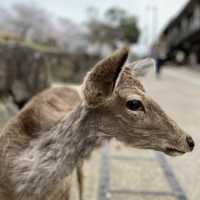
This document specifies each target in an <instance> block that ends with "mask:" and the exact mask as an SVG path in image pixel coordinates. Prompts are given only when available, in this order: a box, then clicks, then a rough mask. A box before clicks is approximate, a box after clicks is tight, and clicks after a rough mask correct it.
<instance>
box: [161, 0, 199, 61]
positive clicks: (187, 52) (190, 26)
mask: <svg viewBox="0 0 200 200" xmlns="http://www.w3.org/2000/svg"><path fill="white" fill-rule="evenodd" d="M162 42H165V43H166V52H167V58H168V60H173V61H177V62H183V63H189V64H197V63H200V1H199V0H191V1H189V3H188V4H187V5H186V6H185V7H184V8H183V10H182V11H181V12H180V13H179V14H178V15H177V16H176V17H175V18H174V19H173V20H171V21H170V22H169V24H168V25H167V26H166V27H165V29H164V30H163V32H162V33H161V36H160V38H159V40H158V43H162Z"/></svg>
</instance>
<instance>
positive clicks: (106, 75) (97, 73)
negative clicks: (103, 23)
mask: <svg viewBox="0 0 200 200" xmlns="http://www.w3.org/2000/svg"><path fill="white" fill-rule="evenodd" d="M128 51H129V50H128V48H127V47H123V48H121V49H119V50H117V51H115V52H114V53H113V54H112V55H111V56H110V57H108V58H105V59H103V60H101V61H100V62H98V63H97V64H96V65H95V66H94V67H93V68H92V70H91V71H90V72H89V73H88V74H87V76H86V78H85V80H84V84H83V90H82V91H83V96H84V99H85V100H86V102H87V104H88V105H92V106H96V105H98V104H101V103H102V102H104V101H105V100H106V98H108V97H109V96H110V95H111V94H112V92H113V89H114V86H115V82H116V80H117V78H118V75H119V73H120V71H121V69H122V67H123V65H124V63H125V61H126V59H127V57H128Z"/></svg>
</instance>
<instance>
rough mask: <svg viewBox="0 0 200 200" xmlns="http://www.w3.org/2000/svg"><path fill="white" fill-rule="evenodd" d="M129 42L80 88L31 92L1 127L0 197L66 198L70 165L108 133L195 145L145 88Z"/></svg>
mask: <svg viewBox="0 0 200 200" xmlns="http://www.w3.org/2000/svg"><path fill="white" fill-rule="evenodd" d="M127 55H128V50H127V48H123V49H121V50H118V51H117V52H115V53H114V54H113V55H112V56H111V57H109V58H106V59H104V60H102V61H100V62H99V63H97V65H96V66H95V67H94V68H93V69H92V70H91V72H89V73H88V75H87V76H86V78H85V81H84V84H83V85H82V96H81V98H80V96H79V95H78V93H77V92H75V91H74V90H72V89H69V88H66V87H58V88H53V89H49V90H47V91H44V92H42V93H41V94H39V95H37V96H36V97H34V98H33V99H32V100H31V101H30V102H29V103H28V104H27V105H26V106H25V108H24V109H23V110H22V111H21V112H19V113H18V114H17V115H16V116H15V117H14V118H13V119H12V120H10V122H8V124H7V125H6V126H5V127H4V129H3V130H2V132H1V135H0V199H1V200H53V199H57V200H64V199H68V198H69V189H70V185H71V174H72V171H73V170H74V169H75V168H76V167H78V166H79V165H80V163H82V161H84V160H85V159H86V158H87V157H88V156H89V155H90V154H91V152H92V151H93V149H94V148H95V147H98V146H99V145H101V144H102V142H103V141H105V140H110V139H112V138H116V139H118V140H119V141H122V142H124V143H126V144H129V145H131V146H133V147H136V148H144V149H145V148H146V149H154V150H159V151H163V152H165V153H167V154H169V155H179V154H183V153H185V152H188V151H191V150H192V149H193V147H194V142H193V140H192V138H191V137H190V136H188V135H186V134H185V133H184V131H182V130H181V129H180V128H179V127H178V125H177V124H176V123H175V122H174V121H172V120H171V119H170V118H169V117H168V116H167V115H166V114H165V113H164V111H162V109H161V108H160V107H159V106H158V105H157V104H156V103H155V102H154V101H153V100H152V99H151V98H150V97H149V96H147V95H146V94H145V90H144V88H143V86H142V84H141V83H140V81H139V80H138V79H137V78H136V74H137V73H136V71H137V68H138V66H139V65H142V66H143V67H146V66H145V65H146V64H147V65H148V63H149V62H147V63H146V62H143V61H141V62H139V64H138V63H134V64H133V65H134V69H135V70H134V73H132V72H131V66H130V65H129V66H124V62H125V61H126V58H127Z"/></svg>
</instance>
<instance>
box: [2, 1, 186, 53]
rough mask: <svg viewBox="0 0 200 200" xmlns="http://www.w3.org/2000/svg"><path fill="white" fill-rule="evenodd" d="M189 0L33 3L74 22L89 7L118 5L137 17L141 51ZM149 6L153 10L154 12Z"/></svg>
mask: <svg viewBox="0 0 200 200" xmlns="http://www.w3.org/2000/svg"><path fill="white" fill-rule="evenodd" d="M26 1H28V0H6V1H4V0H1V2H0V7H9V6H11V5H12V4H14V3H17V2H26ZM188 1H189V0H35V1H34V2H36V3H38V4H39V5H40V6H42V7H44V8H45V9H47V10H48V11H49V12H51V13H52V14H55V15H57V16H64V17H67V18H69V19H71V20H73V21H75V22H78V23H79V22H83V21H86V19H87V13H86V10H87V8H88V7H90V6H95V7H96V8H98V10H99V12H100V13H103V12H104V11H105V10H106V9H107V8H109V7H111V6H119V7H122V8H124V9H126V10H127V11H128V12H129V13H130V14H134V15H135V16H137V17H138V21H139V24H140V28H141V29H142V31H143V34H142V37H141V39H140V44H139V47H138V50H139V51H143V50H142V48H143V46H147V45H149V44H150V43H151V41H152V40H153V38H156V35H158V34H159V33H160V31H161V30H162V29H163V28H164V27H165V26H166V24H167V23H168V22H169V20H170V19H171V18H172V17H173V16H175V15H177V14H178V12H180V10H181V9H182V8H183V6H184V5H185V4H186V3H187V2H188ZM152 7H154V8H155V7H156V9H154V11H153V10H152V9H149V8H152Z"/></svg>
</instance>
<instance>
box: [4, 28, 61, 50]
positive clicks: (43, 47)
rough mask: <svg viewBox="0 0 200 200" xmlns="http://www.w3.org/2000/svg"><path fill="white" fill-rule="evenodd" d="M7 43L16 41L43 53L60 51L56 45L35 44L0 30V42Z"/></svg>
mask: <svg viewBox="0 0 200 200" xmlns="http://www.w3.org/2000/svg"><path fill="white" fill-rule="evenodd" d="M9 43H16V44H19V45H21V46H24V47H27V48H31V49H33V50H36V51H40V52H43V53H61V50H60V49H59V48H57V47H52V46H49V45H43V44H37V43H34V42H32V41H30V40H27V41H22V40H20V39H19V38H17V36H12V35H10V34H6V33H1V32H0V44H3V45H5V44H9Z"/></svg>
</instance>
